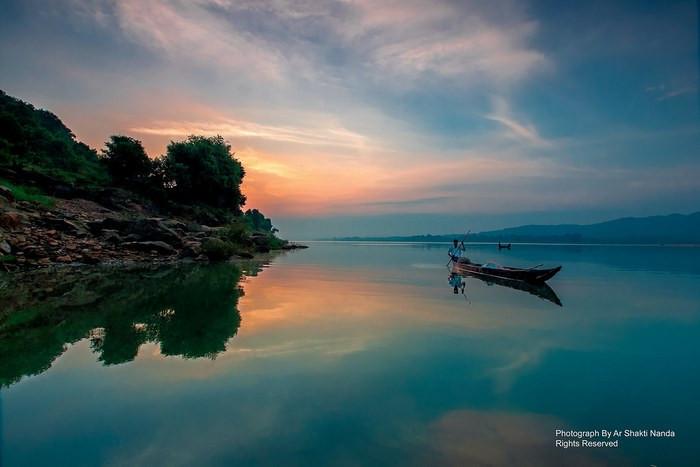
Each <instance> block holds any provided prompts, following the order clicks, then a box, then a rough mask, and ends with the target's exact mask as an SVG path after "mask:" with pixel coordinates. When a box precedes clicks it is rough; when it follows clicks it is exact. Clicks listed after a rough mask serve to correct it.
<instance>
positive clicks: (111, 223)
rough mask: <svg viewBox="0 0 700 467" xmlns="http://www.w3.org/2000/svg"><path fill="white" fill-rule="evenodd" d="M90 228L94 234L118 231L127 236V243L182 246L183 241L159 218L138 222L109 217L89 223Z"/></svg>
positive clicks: (139, 220)
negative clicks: (163, 243)
mask: <svg viewBox="0 0 700 467" xmlns="http://www.w3.org/2000/svg"><path fill="white" fill-rule="evenodd" d="M88 228H89V229H90V231H91V232H93V233H98V232H100V231H104V230H116V231H118V232H119V233H121V234H124V235H126V238H124V240H125V241H127V242H140V241H141V242H143V241H160V242H165V243H168V244H170V245H175V246H180V245H182V239H181V238H180V236H179V235H178V234H177V232H175V231H174V230H173V229H171V228H170V227H168V226H166V225H165V224H163V223H162V222H161V220H160V219H159V218H157V217H151V218H146V219H138V220H124V219H117V218H114V217H107V218H105V219H103V220H101V221H93V222H89V223H88Z"/></svg>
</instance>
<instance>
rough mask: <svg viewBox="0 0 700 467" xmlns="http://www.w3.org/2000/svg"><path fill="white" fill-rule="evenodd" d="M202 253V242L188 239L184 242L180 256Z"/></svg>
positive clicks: (195, 255) (189, 256)
mask: <svg viewBox="0 0 700 467" xmlns="http://www.w3.org/2000/svg"><path fill="white" fill-rule="evenodd" d="M201 253H202V244H201V243H200V242H193V241H188V242H185V244H184V246H183V248H182V251H181V252H180V256H181V257H182V258H196V257H197V256H199V255H200V254H201Z"/></svg>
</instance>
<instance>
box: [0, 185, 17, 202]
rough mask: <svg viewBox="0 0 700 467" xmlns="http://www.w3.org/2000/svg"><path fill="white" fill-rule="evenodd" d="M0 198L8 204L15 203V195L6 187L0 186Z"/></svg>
mask: <svg viewBox="0 0 700 467" xmlns="http://www.w3.org/2000/svg"><path fill="white" fill-rule="evenodd" d="M0 197H2V198H5V199H6V200H7V201H9V202H10V203H13V202H14V201H15V195H14V194H13V193H12V190H10V189H9V188H7V187H6V186H2V185H0Z"/></svg>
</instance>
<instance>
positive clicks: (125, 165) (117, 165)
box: [101, 135, 152, 186]
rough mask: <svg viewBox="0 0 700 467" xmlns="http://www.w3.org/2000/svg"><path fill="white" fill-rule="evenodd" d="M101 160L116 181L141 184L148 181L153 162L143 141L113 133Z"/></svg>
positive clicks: (133, 184) (128, 184) (131, 184)
mask: <svg viewBox="0 0 700 467" xmlns="http://www.w3.org/2000/svg"><path fill="white" fill-rule="evenodd" d="M101 160H102V161H103V163H104V164H105V166H106V167H107V170H108V172H109V174H110V175H111V176H112V180H113V181H114V182H115V183H119V184H123V185H127V186H139V185H143V184H144V183H146V180H147V179H148V177H149V175H150V173H151V169H152V163H151V160H150V159H149V158H148V155H147V154H146V151H145V149H144V148H143V145H142V144H141V141H139V140H137V139H134V138H131V137H129V136H122V135H113V136H111V137H110V139H109V141H107V142H106V143H105V149H104V150H103V151H102V158H101Z"/></svg>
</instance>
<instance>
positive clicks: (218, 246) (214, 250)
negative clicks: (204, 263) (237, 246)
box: [202, 237, 234, 261]
mask: <svg viewBox="0 0 700 467" xmlns="http://www.w3.org/2000/svg"><path fill="white" fill-rule="evenodd" d="M202 253H203V254H204V255H205V256H206V257H207V258H209V260H211V261H224V260H227V259H229V258H230V257H231V256H232V255H233V253H234V247H233V245H231V244H230V243H229V242H225V241H224V240H221V239H220V238H216V237H210V238H207V239H206V240H204V241H203V242H202Z"/></svg>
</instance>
